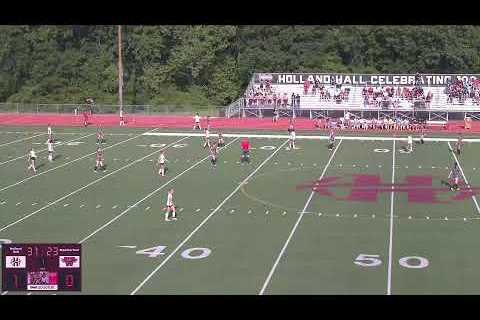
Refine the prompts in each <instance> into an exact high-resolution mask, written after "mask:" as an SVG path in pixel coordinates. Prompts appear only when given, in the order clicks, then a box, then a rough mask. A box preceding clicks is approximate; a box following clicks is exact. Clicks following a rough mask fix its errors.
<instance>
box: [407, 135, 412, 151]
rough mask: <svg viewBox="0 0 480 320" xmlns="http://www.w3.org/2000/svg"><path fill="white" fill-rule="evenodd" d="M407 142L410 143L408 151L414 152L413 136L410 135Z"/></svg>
mask: <svg viewBox="0 0 480 320" xmlns="http://www.w3.org/2000/svg"><path fill="white" fill-rule="evenodd" d="M407 144H408V152H412V151H413V138H412V136H410V135H409V136H408V138H407Z"/></svg>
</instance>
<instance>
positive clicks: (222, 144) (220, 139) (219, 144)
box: [217, 132, 225, 148]
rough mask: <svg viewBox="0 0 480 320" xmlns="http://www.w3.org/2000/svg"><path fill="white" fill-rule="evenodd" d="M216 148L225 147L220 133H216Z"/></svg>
mask: <svg viewBox="0 0 480 320" xmlns="http://www.w3.org/2000/svg"><path fill="white" fill-rule="evenodd" d="M217 146H218V147H219V148H221V147H223V146H225V140H223V135H222V133H221V132H219V133H218V141H217Z"/></svg>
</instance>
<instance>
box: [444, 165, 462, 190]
mask: <svg viewBox="0 0 480 320" xmlns="http://www.w3.org/2000/svg"><path fill="white" fill-rule="evenodd" d="M460 175H461V172H460V167H459V166H458V163H457V162H455V164H454V165H453V168H452V170H451V171H450V174H449V175H448V179H451V180H450V181H451V182H450V183H447V185H448V186H449V187H450V190H452V191H458V190H460V188H459V187H458V183H459V182H460Z"/></svg>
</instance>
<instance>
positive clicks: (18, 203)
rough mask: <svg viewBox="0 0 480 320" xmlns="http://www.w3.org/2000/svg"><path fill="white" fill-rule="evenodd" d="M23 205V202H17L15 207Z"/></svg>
mask: <svg viewBox="0 0 480 320" xmlns="http://www.w3.org/2000/svg"><path fill="white" fill-rule="evenodd" d="M22 203H23V201H20V202H17V204H16V205H15V206H19V205H21V204H22Z"/></svg>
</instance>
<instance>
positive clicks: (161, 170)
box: [157, 151, 167, 177]
mask: <svg viewBox="0 0 480 320" xmlns="http://www.w3.org/2000/svg"><path fill="white" fill-rule="evenodd" d="M165 162H167V158H166V157H165V154H164V153H163V151H162V152H160V155H159V156H158V161H157V165H158V174H159V175H160V176H162V177H164V176H165Z"/></svg>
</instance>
